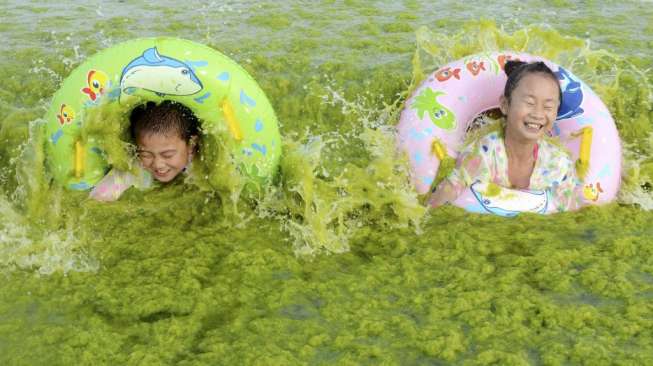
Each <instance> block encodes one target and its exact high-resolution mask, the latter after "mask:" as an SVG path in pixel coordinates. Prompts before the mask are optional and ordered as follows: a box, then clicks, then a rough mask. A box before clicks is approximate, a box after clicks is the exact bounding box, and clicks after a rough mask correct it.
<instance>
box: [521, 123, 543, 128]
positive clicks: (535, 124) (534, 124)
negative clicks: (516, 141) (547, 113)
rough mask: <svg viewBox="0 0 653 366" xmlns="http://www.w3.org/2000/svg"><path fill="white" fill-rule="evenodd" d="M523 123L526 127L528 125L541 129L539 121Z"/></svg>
mask: <svg viewBox="0 0 653 366" xmlns="http://www.w3.org/2000/svg"><path fill="white" fill-rule="evenodd" d="M524 124H525V125H526V127H528V128H533V129H538V130H540V129H542V125H541V124H539V123H529V122H526V123H524Z"/></svg>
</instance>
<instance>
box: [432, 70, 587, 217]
mask: <svg viewBox="0 0 653 366" xmlns="http://www.w3.org/2000/svg"><path fill="white" fill-rule="evenodd" d="M504 70H505V72H506V75H507V76H508V80H507V81H506V85H505V88H504V92H503V95H502V96H501V98H500V101H499V105H500V110H501V112H502V114H503V115H504V118H505V123H503V124H502V126H501V127H502V128H500V129H496V130H494V131H492V132H490V133H488V134H486V135H484V136H482V137H481V138H479V139H477V140H476V141H472V142H471V143H470V144H468V145H467V146H466V147H465V148H464V149H463V150H462V151H461V153H460V155H459V156H458V159H457V161H456V168H455V169H454V170H453V172H452V173H451V174H450V175H449V176H448V177H447V178H445V179H444V180H443V181H442V182H441V183H440V184H439V185H438V187H437V188H436V189H435V190H434V192H433V194H432V196H431V198H430V203H431V205H432V206H440V205H443V204H445V203H447V202H452V201H454V200H455V199H456V198H457V197H458V196H459V195H460V194H461V193H462V192H463V191H464V189H465V188H467V187H469V186H470V185H471V184H472V183H474V182H475V181H481V182H487V183H494V184H497V185H499V186H502V187H506V188H516V189H533V190H549V191H550V192H551V197H552V198H553V204H554V205H555V206H556V208H557V210H558V211H567V210H573V209H575V208H577V207H578V201H577V195H576V194H575V189H576V187H577V185H578V184H579V183H578V179H577V178H576V173H575V170H574V164H573V162H572V159H571V157H570V155H569V153H568V152H567V151H565V150H564V148H562V147H561V146H560V145H559V144H557V143H555V142H554V141H552V139H551V138H549V137H548V134H549V133H550V131H551V130H552V129H553V123H554V122H555V120H556V117H557V114H558V109H559V108H560V102H561V100H562V92H561V90H560V84H559V83H558V78H557V77H556V75H555V74H554V73H553V71H551V69H550V68H549V67H548V66H546V64H545V63H543V62H531V63H526V62H521V61H508V62H506V65H505V68H504Z"/></svg>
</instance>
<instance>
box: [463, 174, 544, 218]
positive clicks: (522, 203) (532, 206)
mask: <svg viewBox="0 0 653 366" xmlns="http://www.w3.org/2000/svg"><path fill="white" fill-rule="evenodd" d="M488 185H489V184H488V183H482V182H480V181H476V182H474V183H473V184H472V185H471V186H470V187H469V189H470V190H471V192H472V193H473V194H474V197H476V199H477V200H478V202H479V203H480V204H481V206H483V208H484V209H485V210H486V211H487V212H489V213H491V214H495V215H499V216H505V217H513V216H516V215H517V214H519V213H521V212H533V213H540V214H543V213H545V212H546V209H547V207H548V206H549V193H548V191H546V190H543V191H540V190H527V189H524V190H521V189H507V188H502V189H501V191H500V192H499V194H497V195H492V196H488V195H486V193H485V192H487V191H488Z"/></svg>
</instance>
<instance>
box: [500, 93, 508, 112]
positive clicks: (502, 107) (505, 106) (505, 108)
mask: <svg viewBox="0 0 653 366" xmlns="http://www.w3.org/2000/svg"><path fill="white" fill-rule="evenodd" d="M509 105H510V102H509V101H508V98H506V97H505V96H503V95H502V96H501V98H499V109H500V110H501V113H503V115H504V116H507V115H508V107H509Z"/></svg>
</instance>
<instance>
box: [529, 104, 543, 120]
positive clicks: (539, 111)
mask: <svg viewBox="0 0 653 366" xmlns="http://www.w3.org/2000/svg"><path fill="white" fill-rule="evenodd" d="M545 116H546V113H545V112H544V106H542V105H539V104H538V105H536V106H535V108H533V109H531V117H532V118H536V119H544V117H545Z"/></svg>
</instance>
